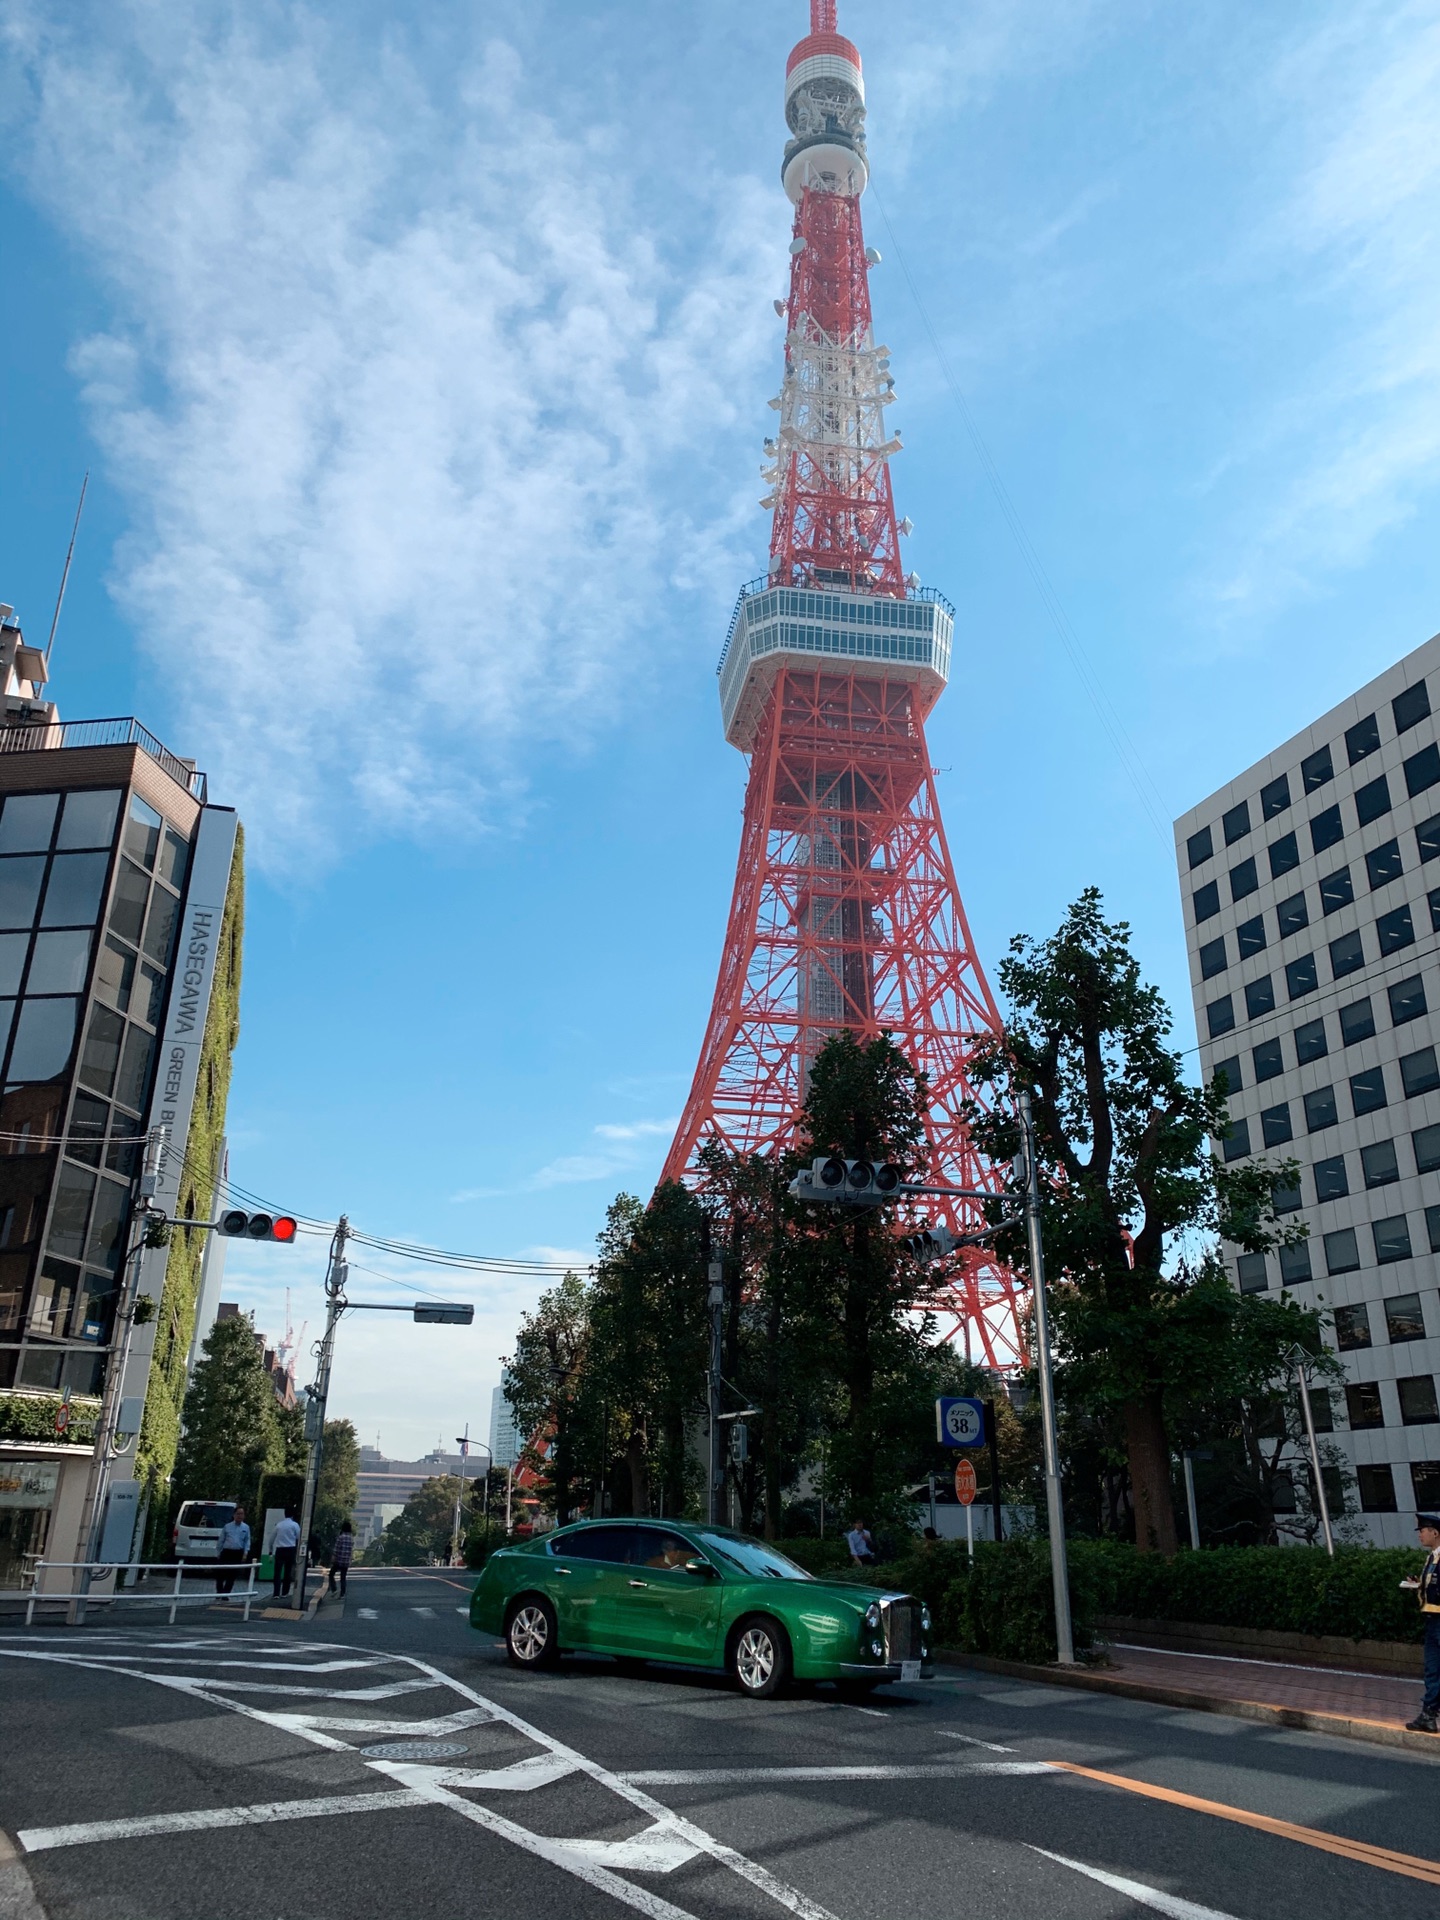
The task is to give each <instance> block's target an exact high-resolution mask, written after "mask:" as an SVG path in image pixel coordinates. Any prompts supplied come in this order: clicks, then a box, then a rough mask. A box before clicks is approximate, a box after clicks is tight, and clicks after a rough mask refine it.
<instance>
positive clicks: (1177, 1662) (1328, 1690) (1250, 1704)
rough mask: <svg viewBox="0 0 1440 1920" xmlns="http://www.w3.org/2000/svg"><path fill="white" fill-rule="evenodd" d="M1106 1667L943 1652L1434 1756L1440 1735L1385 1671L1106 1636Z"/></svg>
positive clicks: (1135, 1696) (1410, 1683)
mask: <svg viewBox="0 0 1440 1920" xmlns="http://www.w3.org/2000/svg"><path fill="white" fill-rule="evenodd" d="M1109 1655H1110V1665H1109V1666H1108V1667H1082V1666H1076V1667H1042V1666H1031V1665H1028V1664H1022V1663H1021V1662H1019V1661H1015V1660H989V1659H986V1658H984V1657H983V1656H982V1655H979V1654H947V1653H945V1652H943V1651H942V1653H941V1654H940V1659H941V1660H942V1661H943V1662H945V1663H946V1664H951V1665H956V1666H963V1667H976V1668H979V1669H980V1670H981V1671H982V1672H987V1673H1005V1674H1010V1675H1013V1676H1015V1677H1016V1678H1024V1679H1027V1680H1036V1681H1041V1682H1047V1683H1049V1684H1050V1685H1052V1686H1062V1687H1079V1688H1083V1689H1085V1690H1086V1691H1088V1692H1093V1693H1112V1694H1119V1695H1121V1696H1122V1697H1124V1698H1127V1699H1131V1700H1154V1701H1158V1702H1159V1703H1160V1704H1161V1705H1163V1706H1172V1707H1181V1708H1188V1709H1190V1710H1191V1711H1199V1712H1202V1713H1225V1714H1233V1715H1235V1716H1236V1717H1238V1718H1240V1719H1244V1720H1263V1721H1267V1722H1269V1723H1270V1724H1271V1725H1274V1726H1285V1727H1299V1728H1303V1729H1304V1730H1305V1731H1306V1732H1309V1733H1329V1734H1335V1735H1338V1736H1339V1737H1340V1738H1342V1739H1349V1740H1364V1741H1368V1742H1370V1743H1371V1744H1374V1745H1380V1746H1393V1747H1404V1748H1406V1749H1407V1750H1409V1751H1414V1752H1417V1753H1428V1754H1429V1755H1430V1756H1431V1757H1432V1758H1433V1759H1435V1760H1440V1735H1436V1734H1428V1733H1408V1732H1407V1731H1406V1729H1405V1722H1406V1721H1407V1720H1409V1719H1411V1718H1412V1717H1413V1716H1414V1714H1415V1713H1416V1711H1417V1710H1418V1708H1419V1705H1420V1692H1421V1689H1420V1685H1419V1683H1418V1682H1417V1681H1414V1680H1400V1679H1393V1678H1391V1677H1389V1676H1388V1675H1383V1674H1370V1673H1358V1672H1356V1673H1347V1672H1345V1671H1343V1670H1340V1669H1336V1668H1332V1667H1307V1666H1300V1665H1295V1666H1290V1665H1287V1664H1285V1663H1283V1662H1281V1661H1269V1660H1241V1659H1227V1658H1225V1657H1224V1656H1222V1655H1215V1654H1208V1653H1172V1652H1170V1651H1169V1650H1168V1649H1164V1648H1160V1647H1141V1646H1133V1645H1125V1644H1122V1643H1118V1642H1115V1643H1111V1645H1110V1647H1109Z"/></svg>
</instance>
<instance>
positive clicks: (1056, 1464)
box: [1020, 1086, 1075, 1667]
mask: <svg viewBox="0 0 1440 1920" xmlns="http://www.w3.org/2000/svg"><path fill="white" fill-rule="evenodd" d="M1020 1124H1021V1126H1022V1128H1023V1129H1024V1133H1025V1235H1026V1239H1027V1241H1028V1243H1029V1249H1030V1291H1031V1296H1032V1298H1033V1299H1034V1302H1035V1361H1036V1368H1037V1371H1038V1372H1039V1375H1040V1425H1041V1429H1042V1432H1043V1435H1044V1441H1045V1509H1046V1513H1047V1515H1048V1516H1049V1521H1050V1577H1051V1581H1052V1582H1053V1585H1054V1589H1055V1652H1056V1657H1057V1659H1058V1660H1059V1662H1060V1665H1061V1666H1062V1667H1073V1666H1074V1664H1075V1641H1074V1636H1073V1634H1072V1632H1071V1626H1070V1574H1069V1568H1068V1566H1067V1564H1066V1555H1065V1502H1064V1498H1063V1495H1062V1491H1061V1486H1060V1446H1059V1440H1058V1436H1057V1434H1056V1430H1055V1385H1054V1380H1053V1378H1052V1375H1051V1367H1050V1314H1049V1310H1048V1307H1047V1304H1046V1299H1045V1248H1044V1245H1043V1243H1042V1239H1041V1233H1040V1167H1039V1162H1038V1159H1037V1157H1036V1153H1035V1122H1034V1117H1033V1116H1032V1114H1031V1112H1030V1089H1029V1088H1028V1087H1023V1086H1022V1087H1021V1088H1020Z"/></svg>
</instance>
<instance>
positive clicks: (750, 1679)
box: [730, 1619, 790, 1700]
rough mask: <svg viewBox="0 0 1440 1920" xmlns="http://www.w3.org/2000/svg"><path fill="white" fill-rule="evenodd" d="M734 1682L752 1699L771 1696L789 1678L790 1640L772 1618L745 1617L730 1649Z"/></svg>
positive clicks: (778, 1691)
mask: <svg viewBox="0 0 1440 1920" xmlns="http://www.w3.org/2000/svg"><path fill="white" fill-rule="evenodd" d="M730 1671H731V1673H732V1675H733V1676H734V1679H735V1684H736V1686H738V1687H739V1689H740V1691H741V1692H742V1693H744V1694H748V1695H749V1696H750V1698H751V1699H752V1700H773V1699H774V1697H775V1695H776V1694H777V1693H781V1692H783V1691H784V1689H785V1687H786V1686H787V1685H788V1684H789V1680H790V1642H789V1641H788V1640H787V1639H786V1638H785V1634H784V1630H783V1629H782V1628H781V1627H779V1626H778V1625H777V1624H776V1622H775V1621H773V1620H763V1619H762V1620H746V1621H743V1622H742V1623H741V1626H740V1629H739V1631H738V1632H737V1633H736V1635H735V1644H734V1646H733V1647H732V1648H731V1650H730Z"/></svg>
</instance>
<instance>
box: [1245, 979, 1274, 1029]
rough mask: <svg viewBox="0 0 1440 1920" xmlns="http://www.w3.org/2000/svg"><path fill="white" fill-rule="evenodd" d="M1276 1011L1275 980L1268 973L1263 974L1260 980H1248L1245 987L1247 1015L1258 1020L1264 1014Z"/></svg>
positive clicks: (1247, 1017) (1248, 1018)
mask: <svg viewBox="0 0 1440 1920" xmlns="http://www.w3.org/2000/svg"><path fill="white" fill-rule="evenodd" d="M1274 1011H1275V982H1274V980H1273V978H1272V977H1271V976H1270V975H1269V974H1268V973H1266V974H1262V975H1261V976H1260V978H1259V979H1258V980H1251V981H1249V982H1247V984H1246V987H1245V1017H1246V1019H1247V1020H1258V1019H1259V1018H1260V1017H1261V1015H1262V1014H1266V1013H1273V1012H1274Z"/></svg>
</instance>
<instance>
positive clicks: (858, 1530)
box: [845, 1520, 875, 1567]
mask: <svg viewBox="0 0 1440 1920" xmlns="http://www.w3.org/2000/svg"><path fill="white" fill-rule="evenodd" d="M845 1544H846V1546H847V1547H849V1549H850V1558H851V1559H852V1560H853V1561H854V1563H855V1565H856V1566H857V1567H873V1566H874V1564H875V1542H874V1541H873V1540H872V1539H871V1537H870V1529H869V1527H868V1526H867V1525H866V1523H865V1522H864V1521H863V1520H854V1521H852V1522H851V1524H850V1531H849V1532H848V1533H847V1534H846V1536H845Z"/></svg>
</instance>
